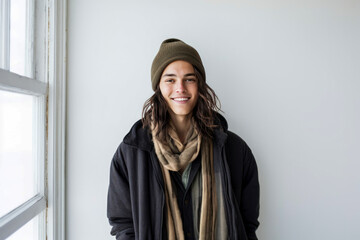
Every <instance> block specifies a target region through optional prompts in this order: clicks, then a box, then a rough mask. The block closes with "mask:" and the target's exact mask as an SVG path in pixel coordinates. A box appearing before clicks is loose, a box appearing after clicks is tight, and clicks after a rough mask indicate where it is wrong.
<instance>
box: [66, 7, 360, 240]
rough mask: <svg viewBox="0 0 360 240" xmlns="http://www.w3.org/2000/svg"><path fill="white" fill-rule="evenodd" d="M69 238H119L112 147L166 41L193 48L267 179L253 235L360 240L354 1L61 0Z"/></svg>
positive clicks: (359, 24) (146, 88) (138, 105)
mask: <svg viewBox="0 0 360 240" xmlns="http://www.w3.org/2000/svg"><path fill="white" fill-rule="evenodd" d="M68 3H69V8H68V11H69V19H68V36H69V38H68V98H67V107H68V113H67V127H68V128H67V145H66V146H67V155H66V156H67V161H66V164H67V168H66V169H67V179H66V182H67V202H66V203H67V212H66V213H67V224H66V227H67V234H66V236H67V237H66V239H69V240H78V239H89V240H95V239H114V238H113V237H110V235H109V231H110V227H109V225H108V222H107V218H106V195H107V187H108V177H109V175H108V174H109V166H110V161H111V158H112V155H113V153H114V152H115V150H116V148H117V146H118V144H119V143H120V142H121V140H122V138H123V137H124V135H125V134H126V133H127V132H128V130H129V129H130V127H131V126H132V124H133V123H134V122H135V121H136V120H137V119H139V118H140V117H141V109H142V106H143V103H144V102H145V100H146V99H147V98H148V97H150V96H151V94H152V90H151V84H150V67H151V62H152V60H153V57H154V56H155V54H156V52H157V50H158V48H159V46H160V43H161V41H162V40H164V39H166V38H169V37H176V38H180V39H182V40H184V41H185V42H187V43H189V44H190V45H192V46H194V47H195V48H196V49H197V50H198V51H199V53H200V55H201V57H202V59H203V62H204V65H205V69H206V73H207V81H208V83H209V85H210V86H211V87H212V88H213V89H214V90H215V91H216V93H217V94H218V96H219V98H220V100H221V103H222V109H223V111H224V112H225V114H224V115H225V117H226V118H227V119H228V122H229V127H230V129H231V130H233V131H235V132H236V133H238V134H239V135H240V136H241V137H242V138H243V139H244V140H245V141H246V142H247V143H248V144H249V146H250V147H251V149H252V150H253V153H254V155H255V157H256V159H257V163H258V167H259V172H260V184H261V215H260V222H261V225H260V228H259V230H258V236H259V239H262V240H319V239H321V240H338V239H360V230H359V226H358V224H359V222H360V207H359V204H360V174H359V171H360V157H359V156H360V153H359V151H360V150H359V149H360V146H359V145H360V126H359V122H360V94H359V91H360V44H359V43H360V2H359V1H358V0H326V1H325V0H323V1H322V0H302V1H300V0H295V1H285V0H283V1H282V0H258V1H250V0H246V1H245V0H237V1H235V0H233V1H231V0H227V1H216V0H211V1H210V0H208V1H205V0H202V1H199V0H196V1H195V0H193V1H159V0H153V1H146V0H143V1H136V0H134V1H115V0H113V1H110V0H106V1H105V0H104V1H94V0H91V1H89V0H88V1H85V0H83V1H81V0H78V1H68Z"/></svg>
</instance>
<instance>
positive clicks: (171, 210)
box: [152, 124, 217, 240]
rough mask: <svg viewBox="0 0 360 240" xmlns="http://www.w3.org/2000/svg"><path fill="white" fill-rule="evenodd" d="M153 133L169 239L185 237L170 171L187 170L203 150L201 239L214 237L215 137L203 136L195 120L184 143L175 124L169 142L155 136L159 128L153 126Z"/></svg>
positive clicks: (177, 239)
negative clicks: (161, 176) (197, 129)
mask: <svg viewBox="0 0 360 240" xmlns="http://www.w3.org/2000/svg"><path fill="white" fill-rule="evenodd" d="M152 136H153V142H154V146H155V152H156V155H157V157H158V159H159V162H160V166H161V169H162V174H163V178H164V182H165V197H166V207H167V232H168V239H169V240H184V239H185V237H184V231H183V224H182V220H181V213H180V210H179V207H178V204H177V198H176V194H175V192H174V190H173V186H172V183H171V178H170V172H169V171H179V170H184V169H185V168H186V166H187V165H188V164H190V163H191V162H192V161H194V160H195V159H196V157H197V156H198V154H199V152H200V151H201V166H202V167H201V178H202V200H201V213H200V228H199V240H214V239H215V228H216V226H215V224H216V212H217V211H216V189H215V186H216V184H215V177H214V161H213V145H212V141H211V140H208V139H205V140H204V139H202V138H201V136H200V135H199V134H198V132H197V131H196V129H195V128H194V126H193V124H192V126H191V128H190V129H189V131H188V134H187V137H186V139H185V142H184V144H183V143H181V141H180V139H179V137H178V135H177V133H176V131H175V128H174V127H173V125H172V124H169V126H168V136H167V137H166V143H163V142H160V141H159V139H158V138H157V137H156V129H153V131H152Z"/></svg>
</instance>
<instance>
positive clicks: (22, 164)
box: [0, 90, 37, 217]
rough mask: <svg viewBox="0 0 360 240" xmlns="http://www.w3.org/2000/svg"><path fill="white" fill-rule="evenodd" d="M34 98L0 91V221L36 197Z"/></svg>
mask: <svg viewBox="0 0 360 240" xmlns="http://www.w3.org/2000/svg"><path fill="white" fill-rule="evenodd" d="M33 102H34V97H33V96H29V95H24V94H18V93H12V92H6V91H1V90H0V217H1V216H3V215H4V214H6V213H8V212H9V211H11V210H12V209H14V208H16V207H17V206H19V205H20V204H22V203H23V202H25V201H26V200H28V199H30V198H31V197H33V196H34V195H35V191H36V190H37V188H36V186H37V185H36V170H37V167H36V166H37V165H36V162H35V153H36V152H35V146H34V145H36V144H33V138H34V130H33V108H34V107H33Z"/></svg>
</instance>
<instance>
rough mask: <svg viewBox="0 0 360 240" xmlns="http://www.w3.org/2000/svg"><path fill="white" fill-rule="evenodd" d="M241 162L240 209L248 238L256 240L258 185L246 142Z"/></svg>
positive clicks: (253, 163)
mask: <svg viewBox="0 0 360 240" xmlns="http://www.w3.org/2000/svg"><path fill="white" fill-rule="evenodd" d="M243 164H244V165H243V166H244V168H243V181H242V193H241V203H240V211H241V214H242V217H243V220H244V225H245V229H246V233H247V237H248V240H257V237H256V234H255V231H256V229H257V228H258V226H259V222H258V217H259V209H260V204H259V201H260V186H259V180H258V170H257V165H256V162H255V158H254V155H253V154H252V152H251V150H250V148H249V147H248V146H247V145H246V144H245V155H244V162H243Z"/></svg>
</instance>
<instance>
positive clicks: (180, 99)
mask: <svg viewBox="0 0 360 240" xmlns="http://www.w3.org/2000/svg"><path fill="white" fill-rule="evenodd" d="M174 100H175V101H186V100H188V98H174Z"/></svg>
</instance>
